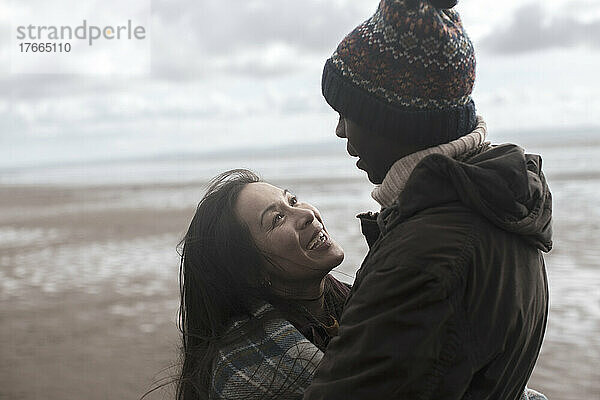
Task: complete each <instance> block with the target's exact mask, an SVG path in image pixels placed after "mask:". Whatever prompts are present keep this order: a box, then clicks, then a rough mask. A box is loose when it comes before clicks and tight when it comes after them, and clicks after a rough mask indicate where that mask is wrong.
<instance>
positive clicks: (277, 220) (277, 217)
mask: <svg viewBox="0 0 600 400" xmlns="http://www.w3.org/2000/svg"><path fill="white" fill-rule="evenodd" d="M282 219H283V214H275V216H274V217H273V226H275V224H277V223H278V222H279V221H281V220H282Z"/></svg>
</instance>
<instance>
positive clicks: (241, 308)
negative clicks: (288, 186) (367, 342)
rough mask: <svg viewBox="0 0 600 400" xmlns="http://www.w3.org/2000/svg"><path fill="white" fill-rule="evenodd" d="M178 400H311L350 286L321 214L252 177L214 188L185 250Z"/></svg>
mask: <svg viewBox="0 0 600 400" xmlns="http://www.w3.org/2000/svg"><path fill="white" fill-rule="evenodd" d="M182 244H183V246H182V252H181V260H182V261H181V270H180V282H181V308H180V330H181V332H182V335H183V346H182V357H183V366H182V370H181V376H180V379H179V382H178V388H177V398H178V399H186V400H187V399H198V398H210V399H213V398H214V399H217V398H218V399H225V398H231V399H234V398H235V399H242V398H246V399H259V398H260V399H263V398H277V399H291V398H301V397H302V393H303V391H304V389H305V388H306V387H307V386H308V384H309V383H310V381H311V378H312V374H313V373H314V370H315V368H316V366H317V365H318V362H319V361H320V359H321V357H322V352H323V351H324V350H325V348H326V347H327V344H328V343H329V340H330V339H331V337H333V336H335V335H336V334H337V319H338V318H339V317H340V314H341V311H342V306H343V304H344V301H345V299H346V296H347V295H348V292H349V287H348V286H347V285H344V284H342V283H340V282H339V281H337V280H335V279H334V278H333V277H331V276H330V275H328V273H329V272H330V271H331V270H332V269H333V268H334V267H336V266H337V265H339V264H340V263H341V262H342V260H343V258H344V253H343V250H342V248H341V247H340V246H339V245H338V244H337V243H336V242H335V241H334V240H333V239H332V238H331V237H330V235H329V233H328V232H327V229H326V228H325V226H324V224H323V220H322V218H321V215H320V214H319V212H318V210H317V209H316V208H314V207H313V206H311V205H310V204H307V203H303V202H301V201H299V200H298V199H297V198H296V196H294V195H293V194H292V193H290V192H289V191H287V190H281V189H279V188H276V187H275V186H272V185H269V184H267V183H263V182H260V180H259V178H258V177H257V176H256V175H255V174H253V173H252V172H250V171H246V170H233V171H228V172H225V173H223V174H221V175H219V176H217V177H216V178H215V179H213V181H212V183H211V185H210V187H209V189H208V191H207V194H206V195H205V196H204V198H203V199H202V200H201V201H200V203H199V205H198V208H197V210H196V214H195V215H194V218H193V219H192V222H191V224H190V227H189V230H188V232H187V234H186V236H185V238H184V240H183V241H182Z"/></svg>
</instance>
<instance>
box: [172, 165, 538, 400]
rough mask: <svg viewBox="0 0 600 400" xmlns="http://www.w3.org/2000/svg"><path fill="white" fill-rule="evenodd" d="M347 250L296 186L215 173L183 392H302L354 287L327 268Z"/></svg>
mask: <svg viewBox="0 0 600 400" xmlns="http://www.w3.org/2000/svg"><path fill="white" fill-rule="evenodd" d="M343 258H344V253H343V250H342V248H341V247H340V246H339V245H338V244H337V243H336V242H335V241H334V240H333V239H332V238H331V237H330V235H329V233H328V232H327V229H326V228H325V226H324V223H323V219H322V218H321V215H320V214H319V212H318V210H317V209H316V208H314V207H313V206H311V205H310V204H307V203H304V202H301V201H299V200H298V198H296V196H294V195H293V194H292V193H290V192H289V191H288V190H282V189H280V188H277V187H275V186H272V185H269V184H267V183H264V182H260V179H259V178H258V177H257V176H256V175H255V174H254V173H252V172H250V171H247V170H232V171H228V172H225V173H223V174H221V175H219V176H217V177H216V178H214V179H213V181H212V183H211V185H210V187H209V189H208V191H207V193H206V195H205V196H204V198H203V199H202V200H201V201H200V203H199V205H198V207H197V210H196V214H195V215H194V217H193V219H192V222H191V224H190V227H189V229H188V232H187V234H186V236H185V238H184V240H183V241H182V252H181V268H180V285H181V307H180V321H179V322H180V330H181V332H182V339H183V344H182V361H183V365H182V369H181V374H180V377H179V379H178V382H177V398H178V399H179V400H190V399H268V398H276V399H300V398H302V394H303V392H304V390H305V389H306V388H307V387H308V385H309V384H310V382H311V380H312V376H313V374H314V371H315V369H316V367H317V365H318V363H319V361H320V360H321V358H322V355H323V352H324V351H325V350H326V347H327V345H328V343H329V341H330V339H331V338H332V337H334V336H336V335H337V327H338V322H337V321H338V319H339V318H340V315H341V312H342V308H343V304H344V302H345V300H346V297H347V296H348V294H349V289H350V288H349V286H347V285H345V284H343V283H341V282H339V281H337V280H336V279H335V278H333V277H332V276H331V275H328V273H329V272H330V271H331V270H332V269H333V268H335V267H336V266H338V265H339V264H340V263H341V262H342V260H343ZM540 396H541V395H538V394H537V393H535V392H533V391H527V390H526V391H525V392H524V393H523V396H522V398H521V400H543V399H545V397H543V396H541V397H540Z"/></svg>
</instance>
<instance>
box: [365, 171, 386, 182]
mask: <svg viewBox="0 0 600 400" xmlns="http://www.w3.org/2000/svg"><path fill="white" fill-rule="evenodd" d="M365 172H366V173H367V177H368V178H369V181H370V182H371V183H373V184H375V185H381V184H382V183H383V179H382V178H379V177H378V176H373V175H372V174H371V173H370V172H369V171H365Z"/></svg>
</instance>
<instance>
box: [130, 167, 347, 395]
mask: <svg viewBox="0 0 600 400" xmlns="http://www.w3.org/2000/svg"><path fill="white" fill-rule="evenodd" d="M255 182H260V178H259V177H258V176H257V175H256V174H254V173H253V172H251V171H248V170H245V169H235V170H231V171H227V172H224V173H222V174H220V175H218V176H216V177H215V178H213V179H212V180H211V182H210V183H209V187H208V190H207V192H206V194H205V196H204V197H203V198H202V200H200V203H199V204H198V206H197V208H196V213H195V214H194V217H193V218H192V222H191V223H190V226H189V228H188V231H187V233H186V235H185V237H184V238H183V240H182V241H181V242H180V243H179V246H178V251H179V254H180V255H181V263H180V267H179V286H180V295H181V304H180V307H179V321H178V327H179V330H180V331H181V335H182V343H181V363H180V365H181V369H180V372H179V373H178V376H177V378H175V379H174V381H175V383H176V387H177V389H176V398H177V400H197V399H203V400H204V399H208V397H209V392H210V385H211V372H212V371H211V370H212V364H213V360H214V359H215V356H216V354H217V351H218V350H219V349H220V348H221V346H223V345H226V344H227V343H230V342H233V341H236V340H237V339H239V338H240V337H242V336H244V335H247V334H249V333H250V332H252V331H253V330H254V329H259V328H260V327H261V323H262V320H259V319H258V318H251V315H252V312H253V311H254V309H253V307H256V305H257V304H260V302H264V301H267V302H269V303H271V304H272V305H273V306H274V307H275V308H274V309H273V310H272V311H270V312H268V313H266V314H264V315H263V316H262V318H269V316H271V317H275V316H277V317H281V318H285V317H286V316H291V315H294V316H295V315H298V313H301V314H302V315H305V316H307V317H308V318H311V317H312V316H310V315H306V313H307V310H306V309H301V308H299V307H298V306H296V305H294V304H293V303H292V302H290V301H288V300H286V299H284V298H281V297H278V296H275V295H273V294H272V293H271V292H270V290H269V287H268V285H264V284H262V283H263V282H265V280H264V279H265V277H266V275H265V272H266V271H265V265H266V263H270V261H268V258H267V257H266V256H264V255H262V254H261V252H260V251H259V249H258V248H257V247H256V245H255V244H254V241H253V239H252V236H251V234H250V232H249V230H248V228H247V226H246V225H245V224H244V223H242V222H241V221H240V220H239V218H238V216H237V214H236V212H235V205H236V202H237V199H238V197H239V194H240V192H241V191H242V189H244V187H245V186H246V185H248V184H250V183H255ZM270 264H272V263H270ZM273 266H274V265H273ZM275 267H276V266H275ZM331 279H332V278H331ZM331 279H327V280H326V282H325V292H326V299H327V294H330V295H331V296H333V297H334V298H336V299H337V300H338V301H337V302H339V300H340V299H345V297H346V296H347V290H342V289H340V288H339V286H338V285H332V284H331ZM242 318H243V319H246V320H247V323H244V324H239V325H237V326H236V327H235V328H234V329H232V327H231V323H232V321H233V320H239V319H242ZM170 382H173V381H172V380H169V381H167V382H165V383H162V384H158V386H156V387H155V388H153V389H151V390H149V391H148V392H146V394H144V395H143V396H142V398H144V397H146V396H147V395H148V394H150V393H152V392H154V391H155V390H158V389H160V388H161V387H165V386H167V385H169V384H170Z"/></svg>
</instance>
